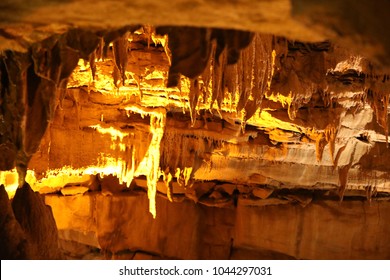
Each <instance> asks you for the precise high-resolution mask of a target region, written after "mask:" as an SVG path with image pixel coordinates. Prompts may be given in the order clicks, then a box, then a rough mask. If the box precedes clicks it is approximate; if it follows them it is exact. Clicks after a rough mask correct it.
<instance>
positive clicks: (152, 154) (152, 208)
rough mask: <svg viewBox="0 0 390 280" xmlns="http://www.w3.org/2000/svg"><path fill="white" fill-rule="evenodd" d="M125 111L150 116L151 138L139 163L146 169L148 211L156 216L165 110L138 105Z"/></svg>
mask: <svg viewBox="0 0 390 280" xmlns="http://www.w3.org/2000/svg"><path fill="white" fill-rule="evenodd" d="M126 111H128V112H135V113H138V114H141V115H142V116H143V115H148V116H150V133H151V134H152V139H151V142H150V144H149V147H148V151H147V152H146V155H145V157H144V159H143V162H141V163H140V165H143V164H144V165H145V167H146V168H147V170H148V174H146V178H147V186H148V198H149V212H150V213H151V214H152V215H153V218H156V215H157V210H156V193H157V182H158V179H159V177H160V173H161V172H160V170H161V169H160V155H161V151H160V146H161V141H162V139H163V137H164V132H165V124H166V110H165V109H164V108H155V109H145V108H142V107H141V106H138V105H132V106H129V107H126Z"/></svg>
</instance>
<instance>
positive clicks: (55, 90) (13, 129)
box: [0, 26, 138, 186]
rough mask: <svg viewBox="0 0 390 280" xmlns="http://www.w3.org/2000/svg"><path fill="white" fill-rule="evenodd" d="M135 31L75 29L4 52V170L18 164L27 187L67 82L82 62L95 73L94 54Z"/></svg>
mask: <svg viewBox="0 0 390 280" xmlns="http://www.w3.org/2000/svg"><path fill="white" fill-rule="evenodd" d="M137 28H138V27H135V26H128V27H124V28H121V29H119V30H112V31H96V32H92V31H86V30H81V29H72V30H69V31H68V32H66V33H64V34H59V35H53V36H51V37H49V38H47V39H45V40H43V41H41V42H38V43H35V44H32V45H31V46H30V47H29V49H28V51H27V52H25V53H18V52H14V51H12V50H7V51H3V52H1V53H0V120H1V121H0V123H1V124H0V152H1V154H2V155H3V156H2V158H1V159H0V170H9V169H12V168H13V167H14V166H15V165H16V167H17V169H18V172H19V178H20V182H19V184H20V186H22V185H23V183H24V178H25V175H26V170H27V165H28V162H29V160H30V158H31V156H32V155H33V154H34V153H35V152H36V151H37V149H38V147H39V144H40V141H41V139H42V137H43V134H44V133H45V131H46V128H47V126H48V124H49V122H50V121H51V120H52V119H53V115H54V112H55V109H56V107H57V105H58V103H59V102H61V100H62V99H63V98H64V97H65V95H66V91H67V82H68V78H69V76H70V75H71V74H72V72H73V70H74V69H75V67H76V66H77V65H78V62H79V59H84V60H85V61H87V62H90V63H91V69H92V74H93V75H95V72H96V67H95V59H96V56H98V57H102V56H104V54H105V53H106V52H107V48H108V46H109V42H111V41H115V40H116V39H117V38H121V37H122V36H123V34H126V33H127V32H132V31H134V30H136V29H137ZM115 42H116V41H115ZM119 44H120V43H119ZM124 64H125V62H123V61H122V60H121V59H118V62H117V67H118V69H119V71H121V72H123V73H124V70H125V68H124ZM122 76H124V75H122Z"/></svg>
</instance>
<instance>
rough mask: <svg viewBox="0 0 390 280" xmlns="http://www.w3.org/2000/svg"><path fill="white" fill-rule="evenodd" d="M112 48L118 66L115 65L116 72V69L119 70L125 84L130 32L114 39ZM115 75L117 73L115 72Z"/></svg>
mask: <svg viewBox="0 0 390 280" xmlns="http://www.w3.org/2000/svg"><path fill="white" fill-rule="evenodd" d="M112 49H113V53H114V62H115V66H116V68H115V67H114V73H116V72H115V71H116V70H118V71H119V73H120V77H121V81H122V85H125V81H126V70H127V63H128V51H129V33H128V32H126V33H125V34H124V35H123V36H121V37H119V38H117V39H116V40H114V42H113V45H112ZM114 76H116V75H115V74H114ZM114 83H115V84H117V81H115V77H114Z"/></svg>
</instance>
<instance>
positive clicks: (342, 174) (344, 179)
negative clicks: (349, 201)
mask: <svg viewBox="0 0 390 280" xmlns="http://www.w3.org/2000/svg"><path fill="white" fill-rule="evenodd" d="M350 168H351V165H350V164H347V165H345V166H343V167H339V169H338V173H339V183H340V186H339V191H338V194H339V198H340V202H342V201H343V199H344V194H345V190H346V188H347V184H348V173H349V169H350Z"/></svg>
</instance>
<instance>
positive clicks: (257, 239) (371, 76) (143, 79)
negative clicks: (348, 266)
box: [0, 0, 390, 259]
mask: <svg viewBox="0 0 390 280" xmlns="http://www.w3.org/2000/svg"><path fill="white" fill-rule="evenodd" d="M90 4H91V3H90V2H89V1H66V2H64V3H62V2H61V3H56V4H52V5H48V4H45V1H32V2H31V5H29V6H28V7H25V6H19V5H20V3H19V2H18V1H16V2H15V1H6V2H5V3H4V4H1V5H2V6H1V5H0V7H1V8H2V9H0V18H1V20H0V50H2V51H1V53H0V77H1V83H0V94H1V95H0V121H1V122H0V155H1V156H0V170H2V171H0V183H1V184H4V185H5V190H6V191H7V192H8V195H9V196H10V197H13V196H14V195H15V191H16V188H17V186H18V184H19V185H24V184H25V181H27V182H28V183H29V184H30V185H31V188H32V189H33V190H34V191H37V192H39V193H41V194H42V195H46V196H45V201H46V203H47V204H48V205H50V206H52V209H53V214H54V218H55V221H56V224H57V227H58V230H59V238H60V247H61V249H62V251H63V253H64V255H63V256H65V257H67V258H132V259H140V258H157V259H158V258H182V259H186V258H190V259H198V258H201V259H208V258H220V259H227V258H283V259H284V258H304V259H326V258H335V259H342V258H347V259H357V258H362V259H386V258H389V257H390V248H389V247H388V246H387V245H386V244H390V243H389V236H390V235H389V234H388V233H389V228H388V226H387V224H389V223H388V221H389V219H388V215H387V214H386V212H387V211H388V210H387V208H389V207H390V206H389V200H390V176H389V175H390V174H389V171H390V170H389V165H388V161H389V159H390V152H389V149H388V145H387V142H388V131H389V123H388V105H389V104H388V103H389V95H390V90H389V88H390V87H389V86H390V76H389V73H390V71H389V69H390V67H389V65H390V43H389V41H388V40H387V38H389V36H388V35H389V34H387V33H388V32H387V30H385V29H384V27H383V26H388V25H389V24H388V23H389V22H388V21H389V18H388V17H387V16H386V15H383V14H382V12H378V11H385V10H388V9H387V8H388V3H387V2H385V1H378V2H376V3H375V4H372V3H369V2H368V1H361V2H359V4H356V3H352V2H351V1H347V0H345V1H328V2H327V3H324V2H323V1H304V0H294V1H287V0H278V1H252V2H251V1H222V2H220V1H208V2H207V3H203V2H202V3H200V2H199V1H181V0H176V1H171V2H169V3H165V2H164V3H163V1H162V2H161V3H160V2H157V1H151V0H150V1H140V2H138V1H132V2H131V3H127V1H122V2H121V3H116V5H114V4H112V3H111V1H95V2H94V3H93V7H92V8H90V9H89V5H90ZM345 5H347V7H348V9H345ZM348 5H351V6H350V7H349V6H348ZM217 6H218V8H216V7H217ZM80 7H82V8H80ZM341 8H342V9H341ZM156 10H158V11H159V13H156ZM340 10H342V12H340ZM4 11H5V12H4ZM7 11H13V13H12V16H10V14H11V13H9V12H8V13H7ZM54 11H55V13H54ZM58 11H61V12H58ZM75 11H77V12H75ZM84 11H94V12H93V13H92V12H84ZM168 14H169V16H168ZM314 14H316V17H315V18H313V15H314ZM330 14H334V16H333V17H330V16H329V15H330ZM352 14H354V15H355V14H360V17H359V18H361V19H365V20H366V24H365V26H364V28H362V27H361V26H360V22H359V21H357V17H352V16H351V15H352ZM184 15H187V16H184ZM194 15H196V16H194ZM222 15H223V16H222ZM373 15H375V16H373ZM316 18H320V19H318V20H316ZM146 22H147V23H148V24H149V25H139V24H143V23H146ZM70 23H72V24H70ZM150 24H152V25H150ZM184 26H186V27H184ZM189 26H193V27H189ZM232 28H234V30H233V29H232ZM266 33H267V34H266ZM167 86H168V87H167ZM14 168H15V169H14ZM18 174H19V176H18ZM21 190H23V188H22V189H19V190H18V192H21ZM27 196H28V197H29V198H30V199H29V201H30V200H31V199H32V198H33V197H36V199H38V198H39V197H40V196H39V195H38V194H35V195H32V193H31V195H27ZM2 199H3V200H4V205H2V209H3V210H2V213H1V215H2V217H10V218H5V220H4V221H9V222H7V223H6V227H5V228H7V229H9V230H3V236H4V238H5V239H4V240H9V239H7V238H10V236H12V235H13V234H12V233H13V232H15V240H14V243H10V246H9V252H8V253H7V254H8V255H9V256H12V257H14V258H41V257H46V258H59V257H61V256H62V255H59V253H58V252H57V251H56V249H53V248H54V247H56V246H55V244H56V243H57V241H56V236H54V235H53V236H51V237H50V238H47V240H48V242H47V244H45V242H42V240H41V236H40V235H38V236H33V235H31V234H32V232H31V228H32V227H31V225H34V224H36V226H37V227H38V228H41V229H42V231H43V232H45V228H46V224H48V227H49V225H50V227H51V228H53V227H54V225H53V223H52V220H51V218H50V215H49V214H47V215H48V216H47V219H45V218H42V221H38V220H36V222H32V221H34V219H36V216H34V215H33V216H34V217H29V216H26V215H27V214H26V213H29V211H26V209H29V208H30V207H32V208H34V206H33V205H34V204H35V203H33V202H32V203H31V204H30V206H28V207H27V206H25V207H24V208H25V209H24V208H23V207H22V206H20V207H18V208H17V209H18V210H17V209H14V212H15V215H16V217H17V220H18V221H19V224H18V222H16V221H15V219H14V218H13V211H11V208H10V207H8V206H7V205H8V204H7V203H5V201H7V200H8V199H6V197H5V195H4V197H2ZM39 199H41V198H39ZM17 201H20V198H18V195H17V193H16V195H15V198H14V200H13V204H14V203H16V204H17ZM31 201H32V200H31ZM37 203H38V202H37ZM22 204H23V203H20V205H22ZM38 204H39V203H38ZM38 204H37V205H38ZM18 205H19V204H18ZM26 205H27V204H26ZM38 208H39V209H41V208H42V207H41V206H39V207H38ZM43 208H44V207H43ZM43 208H42V209H43ZM42 211H43V210H42ZM45 211H46V210H45ZM23 213H24V214H23ZM18 215H19V216H18ZM45 215H46V214H45ZM30 219H32V220H31V221H30ZM40 223H41V225H40ZM19 225H21V227H19ZM34 231H35V229H34ZM29 236H30V237H31V236H32V237H31V238H32V239H33V241H31V242H30V241H28V242H27V243H28V244H30V243H31V244H35V243H37V244H39V245H31V246H46V245H47V246H48V248H46V249H44V250H43V252H44V253H42V254H43V255H42V256H41V255H34V253H31V254H30V253H28V252H29V251H28V250H29V249H28V248H27V247H26V249H23V250H22V251H25V252H21V251H20V250H19V249H15V246H16V247H17V245H15V244H18V242H19V241H20V242H23V240H25V239H26V240H27V239H28V238H30V237H29ZM49 240H50V242H49ZM2 242H3V241H2ZM4 242H5V241H4ZM34 242H35V243H34ZM23 246H24V245H23ZM26 246H27V245H26ZM7 248H8V247H7ZM13 250H14V254H13V255H12V251H13ZM18 250H19V251H18ZM31 250H34V248H33V249H31ZM51 250H52V252H50V254H49V253H48V252H49V251H51ZM46 252H47V255H44V254H46Z"/></svg>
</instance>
